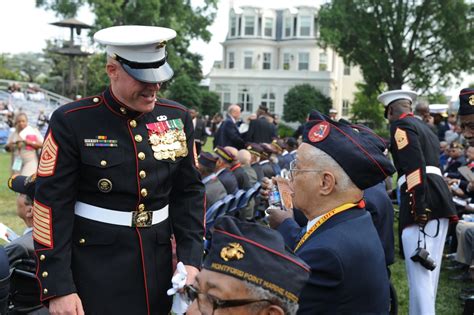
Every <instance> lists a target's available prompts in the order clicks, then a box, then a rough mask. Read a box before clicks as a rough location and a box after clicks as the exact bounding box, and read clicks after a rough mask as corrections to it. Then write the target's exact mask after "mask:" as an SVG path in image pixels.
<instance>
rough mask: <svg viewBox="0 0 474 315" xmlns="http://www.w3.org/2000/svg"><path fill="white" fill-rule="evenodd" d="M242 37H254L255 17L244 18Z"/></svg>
mask: <svg viewBox="0 0 474 315" xmlns="http://www.w3.org/2000/svg"><path fill="white" fill-rule="evenodd" d="M244 23H245V24H244V27H245V28H244V35H246V36H247V35H250V36H253V35H255V16H253V15H246V16H244Z"/></svg>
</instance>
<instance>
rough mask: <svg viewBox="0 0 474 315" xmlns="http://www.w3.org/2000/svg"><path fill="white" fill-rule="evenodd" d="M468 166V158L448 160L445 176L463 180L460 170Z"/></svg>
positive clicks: (461, 157)
mask: <svg viewBox="0 0 474 315" xmlns="http://www.w3.org/2000/svg"><path fill="white" fill-rule="evenodd" d="M464 165H466V158H465V157H464V156H462V155H461V156H460V157H458V158H457V159H451V158H450V159H448V163H447V164H446V166H445V168H444V171H443V174H446V173H447V174H446V175H445V176H447V177H449V178H461V177H462V175H461V174H460V173H459V171H458V168H460V167H461V166H464Z"/></svg>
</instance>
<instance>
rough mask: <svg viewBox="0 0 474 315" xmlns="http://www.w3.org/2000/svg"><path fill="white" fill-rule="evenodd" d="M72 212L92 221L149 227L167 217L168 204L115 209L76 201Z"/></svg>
mask: <svg viewBox="0 0 474 315" xmlns="http://www.w3.org/2000/svg"><path fill="white" fill-rule="evenodd" d="M74 213H75V214H76V215H77V216H80V217H83V218H86V219H90V220H93V221H98V222H103V223H108V224H115V225H122V226H130V227H150V226H152V225H155V224H158V223H160V222H163V221H164V220H166V219H167V218H168V215H169V214H168V205H166V206H164V207H163V208H161V209H159V210H155V211H131V212H124V211H117V210H111V209H105V208H101V207H97V206H93V205H90V204H87V203H84V202H80V201H77V202H76V205H75V208H74Z"/></svg>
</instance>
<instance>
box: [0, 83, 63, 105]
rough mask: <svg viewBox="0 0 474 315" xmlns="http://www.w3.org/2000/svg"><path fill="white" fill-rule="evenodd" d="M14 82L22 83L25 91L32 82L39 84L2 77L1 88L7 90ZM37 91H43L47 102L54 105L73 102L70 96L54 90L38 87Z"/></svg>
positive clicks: (21, 85)
mask: <svg viewBox="0 0 474 315" xmlns="http://www.w3.org/2000/svg"><path fill="white" fill-rule="evenodd" d="M14 83H16V84H18V85H20V87H21V88H22V90H23V91H26V90H27V89H28V88H29V86H31V84H33V85H35V86H37V84H35V83H31V82H19V81H13V80H3V79H0V90H5V91H6V90H7V89H8V87H9V86H10V85H12V84H14ZM37 91H38V92H41V93H43V94H44V97H45V102H46V103H47V104H49V105H52V106H56V107H57V106H61V105H64V104H66V103H70V102H72V99H70V98H67V97H64V96H62V95H59V94H56V93H54V92H51V91H48V90H45V89H42V88H38V89H37ZM25 96H26V95H25Z"/></svg>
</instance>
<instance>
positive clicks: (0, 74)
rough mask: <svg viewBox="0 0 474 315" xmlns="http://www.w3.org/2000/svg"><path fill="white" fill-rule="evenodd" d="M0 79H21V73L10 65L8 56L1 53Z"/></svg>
mask: <svg viewBox="0 0 474 315" xmlns="http://www.w3.org/2000/svg"><path fill="white" fill-rule="evenodd" d="M0 79H4V80H15V81H17V80H20V74H19V73H18V71H15V70H12V69H10V68H9V67H8V65H7V56H6V55H5V54H1V55H0Z"/></svg>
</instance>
